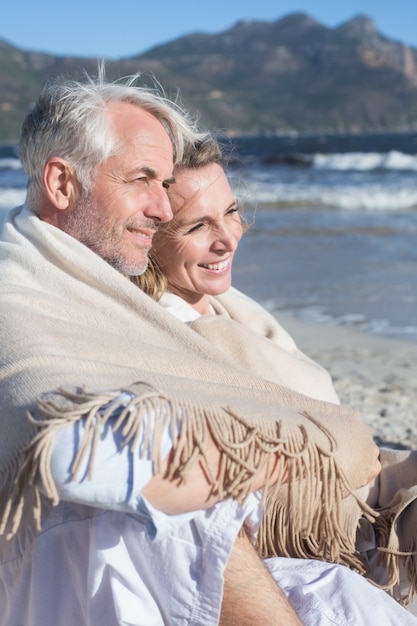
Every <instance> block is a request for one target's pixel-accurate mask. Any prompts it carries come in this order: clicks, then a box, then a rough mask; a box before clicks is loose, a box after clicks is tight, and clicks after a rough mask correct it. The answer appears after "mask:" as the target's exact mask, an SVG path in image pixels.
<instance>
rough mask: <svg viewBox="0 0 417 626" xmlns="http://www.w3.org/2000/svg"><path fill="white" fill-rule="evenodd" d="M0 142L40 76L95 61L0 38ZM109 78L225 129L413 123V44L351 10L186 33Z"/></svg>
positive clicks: (416, 112) (13, 128)
mask: <svg viewBox="0 0 417 626" xmlns="http://www.w3.org/2000/svg"><path fill="white" fill-rule="evenodd" d="M0 67H1V68H2V69H1V72H0V139H2V140H3V141H4V140H14V139H15V138H16V137H17V136H18V132H19V127H20V124H21V121H22V119H23V117H24V115H25V113H26V111H27V110H28V109H29V108H30V106H31V103H32V102H33V100H34V99H35V97H36V95H37V94H38V92H39V90H40V88H41V86H42V84H43V82H44V81H45V80H46V79H47V77H48V76H54V75H56V74H60V73H65V74H69V75H77V74H80V73H81V72H82V71H83V70H84V69H85V70H87V71H88V72H90V73H92V74H94V73H95V71H96V68H97V60H96V59H93V58H88V59H83V58H74V57H72V58H71V57H55V56H51V55H48V54H40V53H34V52H24V51H22V50H19V49H17V48H15V47H13V46H12V45H11V44H9V43H8V42H6V41H2V40H0ZM107 68H108V75H109V77H115V76H120V75H126V74H131V73H134V72H136V71H137V70H140V71H142V72H144V76H146V77H148V76H150V75H151V74H153V75H155V77H156V78H157V80H158V81H159V82H160V83H161V84H162V85H163V86H164V88H165V90H166V92H167V95H168V96H169V97H172V98H176V97H177V95H178V93H179V94H180V100H181V101H182V103H183V104H184V105H185V106H186V107H188V108H189V109H191V110H192V112H193V113H198V115H199V117H200V120H201V124H202V125H203V126H206V127H211V128H216V129H220V130H222V131H227V132H229V133H235V134H239V133H240V134H243V133H252V134H256V133H265V132H268V133H269V132H281V131H314V130H335V131H343V132H350V131H353V132H356V131H365V130H367V131H369V130H393V129H397V130H398V129H415V128H417V49H415V48H412V47H410V46H407V45H405V44H403V43H401V42H396V41H392V40H390V39H388V38H387V37H385V36H383V35H382V34H381V33H379V32H378V31H377V29H376V27H375V24H374V22H373V21H372V20H371V19H370V18H369V17H367V16H365V15H358V16H356V17H354V18H353V19H352V20H349V21H348V22H346V23H344V24H342V25H341V26H339V27H337V28H328V27H326V26H324V25H323V24H321V23H319V22H318V21H316V20H314V19H313V18H311V17H310V16H308V15H305V14H303V13H294V14H290V15H287V16H286V17H284V18H282V19H279V20H276V21H273V22H261V21H240V22H238V23H236V24H235V25H234V26H233V27H232V28H230V29H229V30H227V31H224V32H222V33H219V34H215V35H208V34H204V33H194V34H191V35H187V36H184V37H180V38H178V39H176V40H174V41H172V42H170V43H167V44H164V45H160V46H156V47H154V48H152V49H150V50H148V51H147V52H145V53H144V54H141V55H139V56H136V57H132V58H125V59H120V60H118V61H111V62H110V61H109V62H108V63H107Z"/></svg>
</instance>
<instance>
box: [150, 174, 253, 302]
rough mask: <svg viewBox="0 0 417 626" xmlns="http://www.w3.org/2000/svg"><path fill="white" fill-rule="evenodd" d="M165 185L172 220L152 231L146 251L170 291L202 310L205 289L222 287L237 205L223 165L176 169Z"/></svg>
mask: <svg viewBox="0 0 417 626" xmlns="http://www.w3.org/2000/svg"><path fill="white" fill-rule="evenodd" d="M175 178H176V183H175V184H174V185H172V186H171V188H170V190H169V193H168V195H169V199H170V202H171V207H172V212H173V214H174V217H173V220H172V221H171V222H170V223H169V224H167V225H166V226H164V227H160V230H159V231H158V232H157V234H156V235H155V236H154V243H153V249H152V255H153V256H154V257H155V258H156V260H157V261H158V263H159V265H160V267H161V269H162V271H163V272H164V274H165V275H166V277H167V279H168V282H169V289H170V291H172V292H174V293H176V294H177V295H179V296H181V297H182V298H184V300H186V301H187V302H188V303H189V304H191V305H192V306H194V308H196V309H197V310H198V311H199V312H200V313H206V312H208V311H207V305H208V297H207V296H208V295H216V294H220V293H223V292H225V291H227V289H228V288H229V287H230V284H231V269H232V261H233V255H234V253H235V250H236V248H237V246H238V243H239V240H240V238H241V236H242V224H241V220H240V215H239V210H238V205H237V202H236V199H235V197H234V195H233V193H232V190H231V188H230V185H229V182H228V180H227V178H226V175H225V173H224V170H223V168H222V167H221V166H220V165H218V164H216V163H211V164H210V165H206V166H204V167H201V168H198V169H183V170H181V169H179V170H178V171H176V172H175Z"/></svg>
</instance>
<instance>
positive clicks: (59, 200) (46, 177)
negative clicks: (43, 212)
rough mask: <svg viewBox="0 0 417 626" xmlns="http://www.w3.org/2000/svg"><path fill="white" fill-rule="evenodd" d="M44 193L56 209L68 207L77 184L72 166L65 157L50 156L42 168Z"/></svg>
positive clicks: (74, 195)
mask: <svg viewBox="0 0 417 626" xmlns="http://www.w3.org/2000/svg"><path fill="white" fill-rule="evenodd" d="M43 182H44V186H45V193H46V196H47V198H48V200H49V201H50V202H51V204H53V205H54V207H55V208H56V209H59V210H65V209H68V208H70V206H71V203H72V202H73V200H74V199H75V197H76V189H77V184H76V180H75V177H74V174H73V172H72V168H71V167H70V165H69V164H68V162H67V161H65V159H61V158H60V157H51V158H50V159H49V160H48V161H47V163H46V165H45V168H44V172H43Z"/></svg>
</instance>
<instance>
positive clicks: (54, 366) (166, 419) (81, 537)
mask: <svg viewBox="0 0 417 626" xmlns="http://www.w3.org/2000/svg"><path fill="white" fill-rule="evenodd" d="M195 137H196V134H195V129H194V128H193V127H192V125H190V123H189V122H188V121H187V119H186V118H185V117H184V115H183V114H182V113H181V112H180V111H178V110H177V109H176V108H175V107H174V106H173V105H171V104H169V103H167V102H165V101H164V100H163V99H161V97H160V96H158V95H156V94H154V93H152V92H149V91H147V90H140V89H138V88H135V87H133V85H129V84H128V85H123V84H121V83H118V84H116V85H108V84H106V83H105V82H104V80H103V79H102V78H101V79H100V80H99V81H98V82H97V83H95V82H93V81H88V82H87V83H86V84H78V83H72V82H68V83H65V82H64V83H59V82H57V83H52V84H50V85H48V86H47V87H46V89H45V90H44V92H43V94H41V96H40V98H39V100H38V102H37V104H36V105H35V107H34V110H33V111H32V112H31V114H29V116H28V118H27V119H26V121H25V124H24V126H23V131H22V138H21V143H20V155H21V159H22V162H23V164H24V167H25V170H26V172H27V174H28V194H27V206H26V207H25V208H23V209H17V210H15V211H13V212H12V213H11V214H10V216H9V217H8V219H7V220H6V221H5V225H4V229H3V234H2V243H1V246H0V255H1V259H2V276H1V314H2V320H1V322H2V323H1V328H2V348H3V349H2V362H1V369H0V373H1V379H0V387H1V413H0V434H1V437H0V441H1V444H0V446H1V448H0V481H1V482H0V487H1V507H2V513H3V516H2V520H3V521H2V528H1V531H2V533H3V537H2V538H1V539H0V541H1V545H0V555H1V557H0V558H1V569H0V579H1V584H0V603H1V606H2V613H1V616H0V624H1V626H17V624H24V625H25V626H39V625H40V624H42V626H52V625H54V626H55V625H56V624H60V625H61V624H62V625H63V626H67V625H68V626H69V625H71V626H72V625H73V624H86V625H92V626H96V625H98V624H100V626H103V625H104V626H113V625H115V624H136V625H145V624H146V625H148V624H149V625H150V624H161V625H162V624H205V625H209V624H216V623H218V622H219V619H220V623H221V624H233V623H239V624H243V625H244V624H254V623H262V624H285V625H286V626H291V625H292V624H294V625H297V624H299V623H300V621H299V619H298V618H297V616H296V614H295V613H294V611H293V609H292V608H291V605H290V604H289V603H288V602H287V600H286V599H285V597H284V596H283V595H282V593H281V592H280V590H279V587H278V586H277V585H276V583H275V582H274V581H273V578H271V577H270V576H269V574H268V573H267V571H266V570H265V568H264V566H263V564H262V562H261V561H260V560H259V559H258V557H257V555H256V554H255V551H254V550H253V548H252V547H251V546H250V544H249V542H248V540H247V539H246V538H245V534H242V536H241V537H240V538H239V539H237V540H236V538H237V535H238V533H239V531H240V529H241V527H242V524H243V523H244V522H245V523H246V524H247V525H250V523H253V524H255V525H256V516H257V513H258V506H257V503H256V502H254V499H253V498H254V497H253V496H250V493H251V492H253V491H255V490H257V489H258V488H260V487H262V486H264V485H266V487H267V486H268V485H269V486H270V487H271V488H272V487H273V483H274V481H275V482H276V483H277V485H279V484H280V483H281V482H282V481H284V482H287V481H288V480H289V476H291V475H292V474H294V475H295V473H296V471H295V469H294V468H295V464H294V462H293V457H294V455H296V456H297V468H298V472H301V475H305V474H306V473H307V474H308V473H309V471H310V468H309V459H310V457H311V455H312V454H313V453H314V454H315V455H316V459H317V461H318V465H317V466H315V472H317V474H318V476H317V481H315V479H316V476H314V475H313V476H312V477H311V480H312V482H313V483H314V482H317V483H318V484H319V483H320V482H322V481H323V480H325V479H326V478H329V477H331V476H334V472H336V474H337V475H338V476H340V477H341V479H343V481H344V482H343V485H344V487H346V488H347V489H348V488H352V489H353V488H357V487H358V486H360V485H361V484H364V483H365V482H366V479H367V477H368V475H369V472H370V471H371V470H372V468H373V466H374V465H375V460H374V448H373V444H372V438H371V436H370V433H369V429H367V428H366V427H365V426H364V425H363V424H362V422H361V420H360V419H359V418H358V416H356V415H355V414H351V413H347V414H346V415H345V414H344V413H343V410H342V409H340V411H339V409H336V408H334V409H333V408H332V409H330V408H329V407H328V406H327V405H321V403H318V404H314V403H313V404H311V403H309V402H308V401H307V400H306V399H304V398H303V397H302V396H297V394H295V395H291V394H287V393H286V392H285V390H283V389H280V388H279V387H278V386H275V385H271V384H269V383H267V382H265V381H262V380H257V379H256V378H254V377H252V376H249V375H248V374H245V372H244V371H243V370H242V369H240V368H236V367H235V366H233V365H232V364H231V363H230V362H229V360H228V359H227V358H224V357H223V356H222V355H221V354H219V353H218V350H217V349H216V348H214V347H212V346H211V345H210V343H209V342H207V341H205V340H204V339H203V338H199V337H198V336H197V335H196V334H195V333H193V332H192V331H191V330H190V329H187V328H185V327H184V326H183V324H181V323H180V322H178V323H176V322H175V321H173V320H171V319H170V318H169V316H168V314H167V313H166V312H164V311H163V310H161V309H160V307H159V306H158V305H157V304H155V303H153V302H152V301H151V300H150V299H149V298H147V297H146V296H145V295H144V294H142V293H140V292H139V290H137V288H136V287H134V286H133V285H131V284H130V283H129V281H127V280H126V278H125V277H124V274H134V273H141V272H142V271H143V270H144V269H145V267H146V264H147V251H148V250H149V248H150V246H151V243H152V236H153V233H154V232H155V229H156V228H157V225H158V224H159V223H161V222H164V221H167V220H169V219H170V217H171V211H170V206H169V203H168V200H167V197H166V188H167V187H168V186H169V185H170V184H172V183H173V182H174V181H173V176H172V170H173V165H174V162H175V161H176V160H180V159H181V155H182V151H183V149H184V146H185V145H186V144H187V143H190V144H191V143H192V142H194V140H195ZM168 320H169V321H168ZM194 335H195V336H194ZM277 394H278V395H279V394H282V399H280V400H279V399H278V398H277ZM287 396H288V397H287ZM311 411H312V412H313V413H314V418H313V419H312V418H311V417H310V413H311ZM27 413H29V417H28V415H27ZM264 413H271V414H273V416H272V419H271V420H270V422H271V423H268V425H264V423H263V420H264V419H265V415H264ZM341 415H344V416H345V417H349V419H351V420H352V422H350V423H349V425H342V430H343V429H344V430H343V433H342V437H341V441H340V444H339V445H338V450H337V452H336V453H335V450H334V438H333V436H332V430H338V428H339V427H338V426H337V424H338V422H339V418H340V416H341ZM316 419H320V421H322V422H323V425H321V426H320V427H317V425H316ZM284 426H285V428H284ZM352 426H353V428H352ZM352 431H354V432H352ZM352 438H353V442H354V444H355V445H356V447H357V449H358V450H360V452H361V454H362V459H363V466H362V467H361V468H360V469H359V471H357V468H356V467H354V466H355V465H356V464H355V463H354V462H351V461H350V459H349V456H350V453H349V444H350V443H352ZM298 478H299V476H296V482H297V480H298ZM298 482H300V484H301V485H303V483H304V481H298ZM266 487H265V488H266ZM300 488H301V487H300ZM305 490H306V491H305V493H308V490H307V487H305ZM340 491H341V490H340V489H339V488H336V489H335V490H334V497H335V499H337V497H339V496H340ZM301 493H304V492H302V491H299V492H298V495H300V494H301ZM310 495H311V494H310ZM289 500H290V498H288V501H289ZM318 509H319V511H320V516H321V515H323V516H324V517H326V516H327V517H326V520H327V519H328V518H330V517H331V516H332V515H334V513H335V511H334V510H333V509H332V508H331V507H329V508H328V510H327V509H326V506H324V507H323V506H322V503H319V507H318ZM323 511H324V512H323ZM35 522H36V524H35ZM311 523H312V524H313V520H312V522H311ZM6 537H7V538H8V540H6ZM229 557H230V558H229ZM289 561H290V560H289ZM291 561H292V560H291ZM275 563H276V562H275ZM226 565H228V568H227V570H226V574H225V577H224V579H223V574H224V570H225V567H226ZM336 567H337V570H338V571H340V572H343V573H344V572H346V573H348V575H349V576H351V574H352V575H353V576H357V575H355V574H353V573H350V572H348V570H347V569H345V568H341V567H340V566H336ZM224 581H225V582H224ZM355 581H356V579H355ZM355 584H358V585H361V584H365V585H368V583H366V581H363V579H361V578H360V577H358V576H357V582H355ZM223 586H224V598H223V605H222V606H221V603H222V597H223ZM310 588H311V589H312V587H310ZM249 590H251V591H252V594H250V593H249V592H248V591H249ZM370 590H372V591H374V590H373V588H372V587H370ZM369 593H371V591H369ZM375 593H377V597H378V598H379V599H381V606H382V605H383V606H384V608H383V609H382V610H383V614H384V615H385V616H386V615H388V616H389V617H390V619H391V621H390V622H387V623H392V624H394V623H398V616H399V615H400V616H401V618H402V617H404V620H403V622H402V623H404V624H406V623H408V622H407V619H409V617H408V614H407V613H405V612H403V610H402V609H401V607H399V605H397V604H396V603H395V602H394V601H392V603H390V602H388V605H386V604H385V603H386V598H387V601H388V600H389V598H388V596H385V594H384V593H383V592H378V591H377V590H375ZM313 595H314V594H313ZM307 604H308V602H307V603H306V605H307ZM318 606H319V604H317V602H315V604H314V606H313V607H311V606H310V607H309V611H310V615H311V617H309V615H308V613H306V616H305V618H304V617H303V619H305V620H306V622H305V623H314V624H321V623H323V624H325V623H330V622H329V621H318V620H317V607H318ZM300 607H301V609H302V603H301V604H300ZM301 609H300V610H301ZM220 610H222V615H221V616H220ZM337 610H338V607H337ZM390 611H391V612H390ZM403 613H404V615H403ZM375 615H376V613H375ZM376 617H378V616H377V615H376ZM321 619H323V620H329V619H331V620H333V622H332V623H337V621H336V622H335V621H334V619H333V617H331V618H329V617H328V616H326V615H324V616H323V617H320V620H321ZM341 619H343V620H344V619H345V618H344V616H342V618H341ZM307 620H310V621H307ZM312 620H314V621H312ZM396 620H397V621H396ZM340 623H342V622H340ZM343 623H344V622H343ZM368 623H372V622H371V621H370V620H368ZM375 623H376V621H375ZM409 623H412V622H409Z"/></svg>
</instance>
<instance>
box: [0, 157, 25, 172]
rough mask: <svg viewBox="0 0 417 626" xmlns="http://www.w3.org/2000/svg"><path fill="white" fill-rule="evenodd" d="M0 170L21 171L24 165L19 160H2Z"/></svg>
mask: <svg viewBox="0 0 417 626" xmlns="http://www.w3.org/2000/svg"><path fill="white" fill-rule="evenodd" d="M0 169H4V170H6V169H7V170H21V169H22V164H21V162H20V160H19V159H13V158H7V159H0Z"/></svg>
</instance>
